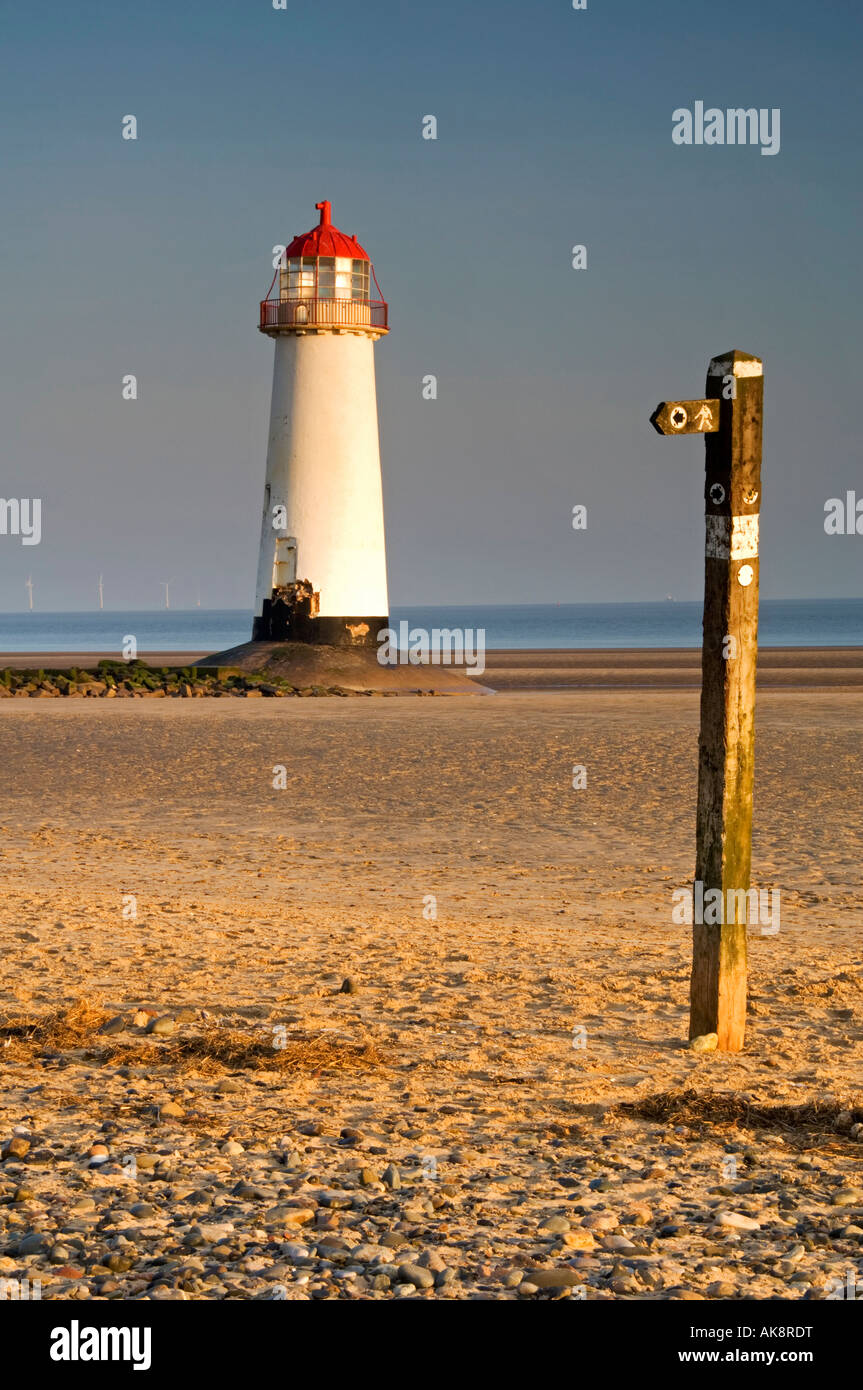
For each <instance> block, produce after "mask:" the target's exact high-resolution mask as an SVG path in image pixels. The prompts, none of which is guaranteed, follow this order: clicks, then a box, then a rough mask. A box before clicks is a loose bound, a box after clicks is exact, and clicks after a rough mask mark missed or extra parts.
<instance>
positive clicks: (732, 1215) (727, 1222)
mask: <svg viewBox="0 0 863 1390" xmlns="http://www.w3.org/2000/svg"><path fill="white" fill-rule="evenodd" d="M716 1224H717V1225H718V1226H730V1227H731V1229H732V1230H734V1231H760V1229H761V1222H760V1221H756V1220H755V1217H754V1216H744V1215H743V1214H742V1213H741V1212H739V1211H719V1212H717V1213H716Z"/></svg>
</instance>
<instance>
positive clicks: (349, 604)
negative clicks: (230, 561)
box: [252, 201, 389, 648]
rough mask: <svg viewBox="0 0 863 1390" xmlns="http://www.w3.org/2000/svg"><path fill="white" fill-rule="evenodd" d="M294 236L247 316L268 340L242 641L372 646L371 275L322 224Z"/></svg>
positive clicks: (320, 206)
mask: <svg viewBox="0 0 863 1390" xmlns="http://www.w3.org/2000/svg"><path fill="white" fill-rule="evenodd" d="M315 206H316V208H317V210H318V211H319V212H320V220H319V222H318V225H317V226H316V227H314V228H313V229H312V230H311V231H310V232H306V233H305V235H303V236H298V237H295V238H294V240H293V241H292V242H291V243H290V245H289V246H287V247H286V248H285V252H284V254H283V256H282V257H281V259H280V261H279V264H278V266H277V268H276V273H275V275H274V276H273V281H272V284H271V285H270V288H269V291H268V293H267V297H266V299H264V300H263V301H262V303H261V306H260V323H259V327H260V331H261V332H262V333H265V334H266V335H267V336H268V337H270V338H273V339H274V340H275V361H274V364H273V394H272V405H271V410H270V434H269V444H268V448H267V473H266V481H265V486H264V505H263V513H262V517H261V545H260V559H259V564H258V582H257V594H256V598H255V619H254V624H253V628H252V638H253V640H254V641H288V642H305V643H315V644H326V645H329V646H335V647H360V648H363V647H374V646H375V645H376V639H377V634H378V632H379V631H380V630H381V629H382V628H386V627H387V626H388V623H389V618H388V614H389V603H388V598H387V574H386V552H385V548H384V514H383V493H382V487H381V459H380V442H379V437H378V416H377V399H376V393H375V364H374V344H375V343H376V341H377V340H378V338H380V337H382V336H383V335H384V334H385V333H387V332H388V323H387V305H386V302H385V301H384V299H383V296H382V294H381V291H380V288H379V286H378V282H377V278H376V276H375V272H374V267H373V265H372V262H371V260H370V259H369V256H368V254H367V252H366V251H364V250H363V248H362V246H360V244H359V242H358V241H357V239H356V237H355V236H347V235H346V234H345V233H344V232H340V231H339V230H338V228H336V227H334V226H333V224H332V217H331V210H330V204H329V202H326V201H325V202H322V203H316V204H315Z"/></svg>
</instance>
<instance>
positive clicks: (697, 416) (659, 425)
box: [650, 400, 721, 434]
mask: <svg viewBox="0 0 863 1390" xmlns="http://www.w3.org/2000/svg"><path fill="white" fill-rule="evenodd" d="M720 404H721V402H720V401H713V400H701V401H660V403H659V405H658V406H657V407H656V409H655V410H654V412H653V414H652V415H651V417H650V423H651V425H652V426H653V428H654V429H655V430H656V433H657V434H716V433H717V431H718V430H719V407H720Z"/></svg>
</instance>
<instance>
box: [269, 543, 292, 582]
mask: <svg viewBox="0 0 863 1390" xmlns="http://www.w3.org/2000/svg"><path fill="white" fill-rule="evenodd" d="M296 577H297V542H296V539H295V537H294V536H286V537H284V538H283V539H279V540H277V541H276V558H275V563H274V565H273V588H274V589H283V588H285V586H286V585H288V584H293V583H294V580H295V579H296Z"/></svg>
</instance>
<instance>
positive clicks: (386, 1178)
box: [382, 1163, 402, 1191]
mask: <svg viewBox="0 0 863 1390" xmlns="http://www.w3.org/2000/svg"><path fill="white" fill-rule="evenodd" d="M382 1182H384V1183H386V1185H387V1187H389V1188H391V1189H392V1190H393V1191H395V1190H396V1189H398V1188H400V1187H401V1185H402V1180H401V1175H400V1173H399V1170H398V1168H397V1167H396V1166H395V1164H394V1163H391V1164H390V1165H389V1166H388V1167H387V1168H385V1169H384V1173H383V1178H382Z"/></svg>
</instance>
